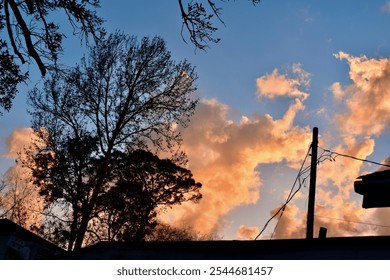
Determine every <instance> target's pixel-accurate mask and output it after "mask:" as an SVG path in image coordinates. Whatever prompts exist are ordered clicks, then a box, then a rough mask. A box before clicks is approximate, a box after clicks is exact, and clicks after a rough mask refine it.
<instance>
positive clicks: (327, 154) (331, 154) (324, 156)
mask: <svg viewBox="0 0 390 280" xmlns="http://www.w3.org/2000/svg"><path fill="white" fill-rule="evenodd" d="M311 148H312V145H310V147H309V149H308V151H307V153H306V156H305V158H304V160H303V162H302V165H301V168H300V169H299V172H298V175H297V177H296V178H295V181H294V184H293V186H292V188H291V190H290V193H289V195H288V196H287V199H286V202H285V203H284V204H283V205H282V206H281V207H280V208H279V209H278V211H276V212H275V213H274V214H273V215H272V216H271V217H270V218H269V219H268V220H267V222H266V223H265V225H264V227H263V229H262V230H261V231H260V233H259V234H258V235H257V236H256V237H255V240H257V239H258V238H259V237H260V236H261V235H262V234H263V232H264V231H265V230H266V228H267V227H268V225H269V223H270V222H271V221H272V220H273V219H274V218H275V217H276V216H277V215H278V214H279V213H280V217H279V219H278V222H277V223H276V226H275V228H274V231H273V233H272V235H271V239H272V237H273V236H274V234H275V232H276V229H277V227H278V225H279V222H280V220H281V218H282V216H283V213H284V211H285V209H286V207H287V204H288V203H290V201H291V200H292V199H293V198H294V196H295V195H296V194H297V193H298V191H299V190H300V189H301V188H302V185H304V184H305V182H306V180H307V178H308V177H309V176H310V174H309V175H307V176H306V177H304V178H303V179H301V178H302V175H304V174H305V173H307V172H308V171H310V166H307V167H306V168H304V166H305V163H306V160H307V158H308V156H309V154H310V151H311ZM318 148H319V149H321V150H322V153H321V155H320V156H319V157H318V159H317V165H318V164H320V163H322V162H324V161H326V160H330V161H336V158H337V157H338V156H341V157H345V158H350V159H353V160H358V161H362V162H367V163H371V164H376V165H379V166H383V167H389V168H390V165H388V164H383V163H379V162H375V161H372V160H367V159H362V158H358V157H355V156H351V155H347V154H342V153H338V152H335V151H331V150H329V149H324V148H321V147H319V146H318ZM297 183H298V184H299V186H298V188H297V189H296V190H295V191H294V189H295V186H296V184H297ZM323 218H328V217H323ZM329 219H331V218H329ZM347 222H348V221H347ZM352 223H361V222H352ZM361 224H366V225H372V226H381V225H375V224H368V223H361ZM382 227H388V226H382ZM389 227H390V226H389Z"/></svg>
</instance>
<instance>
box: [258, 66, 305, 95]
mask: <svg viewBox="0 0 390 280" xmlns="http://www.w3.org/2000/svg"><path fill="white" fill-rule="evenodd" d="M292 74H293V75H294V76H295V77H294V78H291V77H289V76H288V75H287V74H280V73H279V71H278V70H277V69H275V70H274V71H273V72H272V73H271V74H266V75H265V76H262V77H260V78H258V79H257V81H256V83H257V95H258V97H267V98H270V99H274V98H276V97H280V96H288V97H296V98H299V99H300V100H302V101H303V100H305V99H306V98H307V97H308V96H309V94H308V93H307V92H305V91H302V90H301V89H300V88H301V87H304V88H305V87H307V86H308V85H309V83H310V74H309V73H307V72H306V71H304V70H303V69H302V68H301V65H300V64H294V65H293V66H292Z"/></svg>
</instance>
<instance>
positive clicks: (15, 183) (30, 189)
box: [0, 128, 43, 229]
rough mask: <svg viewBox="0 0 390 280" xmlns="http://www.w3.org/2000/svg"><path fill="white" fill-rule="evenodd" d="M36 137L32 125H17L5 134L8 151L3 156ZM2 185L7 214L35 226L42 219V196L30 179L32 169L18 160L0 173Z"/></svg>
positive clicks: (0, 197)
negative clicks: (1, 174) (29, 126)
mask: <svg viewBox="0 0 390 280" xmlns="http://www.w3.org/2000/svg"><path fill="white" fill-rule="evenodd" d="M33 139H35V137H34V135H33V130H32V129H31V128H16V129H15V130H14V131H13V132H12V133H11V135H10V136H9V137H8V138H7V140H6V144H7V152H6V153H5V155H3V156H4V157H7V158H17V157H18V155H19V154H20V153H22V152H23V149H26V148H28V147H29V146H30V145H31V144H32V141H34V140H33ZM3 180H4V183H5V188H4V189H3V191H2V192H1V193H0V200H1V203H2V207H3V208H4V210H5V212H7V215H6V217H8V218H11V219H12V220H13V221H14V222H16V223H18V224H20V225H22V226H24V227H26V228H28V229H29V228H30V227H31V226H34V227H36V228H38V227H39V226H40V225H41V223H42V219H43V216H42V212H43V199H42V198H41V196H40V195H39V193H38V189H37V188H36V187H35V186H34V185H33V184H32V182H31V171H30V170H29V169H27V168H26V167H23V166H22V165H21V164H20V163H16V164H15V165H14V166H11V167H10V168H9V169H8V170H7V172H6V173H5V174H4V176H3Z"/></svg>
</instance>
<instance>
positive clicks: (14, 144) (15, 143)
mask: <svg viewBox="0 0 390 280" xmlns="http://www.w3.org/2000/svg"><path fill="white" fill-rule="evenodd" d="M32 138H33V130H32V129H31V128H27V127H21V128H16V129H15V130H14V131H12V133H11V135H10V136H9V137H8V138H7V140H6V144H7V152H6V153H5V154H4V155H3V156H4V157H6V158H17V156H18V153H20V152H22V151H23V148H24V147H28V146H29V145H30V144H31V143H32V142H31V141H32Z"/></svg>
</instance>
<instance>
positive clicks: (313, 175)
mask: <svg viewBox="0 0 390 280" xmlns="http://www.w3.org/2000/svg"><path fill="white" fill-rule="evenodd" d="M317 154H318V128H317V127H314V128H313V141H312V143H311V166H310V186H309V203H308V209H307V227H306V239H313V232H314V204H315V196H316V179H317Z"/></svg>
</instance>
